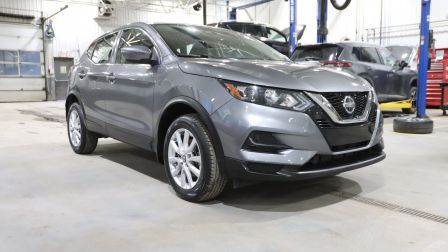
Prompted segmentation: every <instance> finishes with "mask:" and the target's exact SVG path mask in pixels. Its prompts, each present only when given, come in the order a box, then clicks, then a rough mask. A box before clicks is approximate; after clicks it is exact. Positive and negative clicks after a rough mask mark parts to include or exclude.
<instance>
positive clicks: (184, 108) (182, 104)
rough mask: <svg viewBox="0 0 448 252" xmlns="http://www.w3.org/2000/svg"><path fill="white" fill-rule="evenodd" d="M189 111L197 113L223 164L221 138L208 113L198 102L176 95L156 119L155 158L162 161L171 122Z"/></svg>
mask: <svg viewBox="0 0 448 252" xmlns="http://www.w3.org/2000/svg"><path fill="white" fill-rule="evenodd" d="M190 113H195V114H198V115H199V117H200V119H201V120H202V122H203V123H204V124H205V126H206V127H207V130H208V133H209V134H210V136H211V140H212V144H213V147H214V149H215V154H216V157H217V159H218V161H219V164H224V151H223V149H222V144H221V139H220V138H219V135H218V132H217V130H216V128H215V126H214V124H213V122H212V120H211V119H210V114H209V113H208V111H207V110H206V109H205V108H204V107H203V106H202V105H201V104H200V103H199V102H197V101H195V100H193V99H191V98H189V97H177V98H175V99H173V100H171V101H170V102H168V103H167V104H166V105H165V107H164V108H163V109H162V112H161V113H160V115H159V119H158V120H157V129H156V131H155V132H157V136H156V137H155V138H154V139H155V144H154V145H155V146H154V150H155V151H156V156H157V160H158V161H159V162H161V163H163V145H164V141H165V136H166V133H167V130H168V128H169V126H170V125H171V123H172V122H173V121H174V120H175V119H176V118H178V117H179V116H182V115H186V114H190Z"/></svg>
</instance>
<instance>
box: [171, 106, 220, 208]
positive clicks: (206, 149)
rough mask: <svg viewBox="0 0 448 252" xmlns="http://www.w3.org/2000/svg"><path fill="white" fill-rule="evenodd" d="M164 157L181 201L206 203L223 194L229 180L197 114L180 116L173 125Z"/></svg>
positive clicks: (173, 185)
mask: <svg viewBox="0 0 448 252" xmlns="http://www.w3.org/2000/svg"><path fill="white" fill-rule="evenodd" d="M163 154H164V155H163V159H164V163H165V170H166V174H167V177H168V180H169V182H170V184H171V186H172V187H173V189H174V191H175V192H176V194H177V195H178V196H179V197H180V198H182V199H185V200H188V201H193V202H200V201H207V200H211V199H213V198H215V197H217V196H218V195H219V194H220V193H221V192H222V191H223V190H224V188H225V186H226V183H227V178H226V176H225V174H224V172H223V171H222V170H221V169H220V167H219V164H218V160H217V158H216V153H215V150H214V148H213V144H212V141H211V138H210V135H209V133H208V130H207V128H206V127H205V125H204V124H203V123H202V121H201V120H200V118H199V117H198V116H197V115H196V114H188V115H184V116H181V117H179V118H177V119H176V120H175V121H174V122H173V123H172V124H171V126H170V127H169V128H168V132H167V134H166V137H165V143H164V153H163Z"/></svg>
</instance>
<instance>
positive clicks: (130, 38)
mask: <svg viewBox="0 0 448 252" xmlns="http://www.w3.org/2000/svg"><path fill="white" fill-rule="evenodd" d="M135 45H138V46H145V47H148V48H153V47H154V44H153V43H152V42H151V40H150V39H149V37H148V36H146V35H145V34H144V33H143V32H142V31H141V30H138V29H129V30H124V31H123V34H122V35H121V38H120V41H119V43H118V51H117V58H116V61H115V63H116V64H142V63H145V62H135V61H132V62H130V61H127V60H126V59H125V58H124V56H123V54H122V53H121V49H123V48H126V47H129V46H135Z"/></svg>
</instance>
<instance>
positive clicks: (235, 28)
mask: <svg viewBox="0 0 448 252" xmlns="http://www.w3.org/2000/svg"><path fill="white" fill-rule="evenodd" d="M224 27H225V28H227V29H230V30H232V31H237V32H243V27H244V26H243V24H238V23H227V24H225V25H224Z"/></svg>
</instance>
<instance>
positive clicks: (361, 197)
mask: <svg viewBox="0 0 448 252" xmlns="http://www.w3.org/2000/svg"><path fill="white" fill-rule="evenodd" d="M63 106H64V104H63V103H62V102H46V103H13V104H0V118H1V120H0V250H1V251H9V252H12V251H74V252H79V251H157V250H163V251H180V250H182V251H298V250H299V249H301V248H302V249H304V250H303V251H344V252H346V251H418V252H435V251H444V252H445V251H448V200H447V194H448V116H447V117H444V118H443V117H442V116H441V111H440V110H432V111H429V114H430V115H431V118H432V119H433V120H434V121H435V133H434V134H431V135H405V134H398V133H393V132H392V118H387V119H386V124H385V141H386V152H387V155H388V157H387V159H386V160H385V161H383V162H381V163H379V164H376V165H373V166H370V167H367V168H363V169H360V170H356V171H352V172H348V173H344V174H342V175H339V176H336V177H331V178H327V179H324V180H317V181H309V182H298V183H264V184H258V185H253V186H248V187H244V188H240V189H236V190H233V191H230V192H227V193H226V194H225V195H224V196H223V197H220V198H219V199H218V200H216V201H213V202H209V203H205V204H192V203H188V202H185V201H183V200H180V199H178V198H177V197H176V196H175V195H174V193H173V191H172V190H171V189H170V188H169V186H168V184H167V182H166V179H165V174H164V171H163V167H162V166H161V165H159V164H158V163H156V162H154V161H153V160H152V159H150V158H149V157H148V156H149V155H148V153H145V152H144V151H141V150H139V149H137V148H134V147H132V146H129V145H126V144H122V143H119V142H116V141H114V140H111V139H103V140H100V144H99V147H98V148H97V151H96V152H95V153H94V154H92V155H88V156H80V155H75V154H74V153H73V152H72V150H71V149H70V146H69V144H68V140H67V137H66V129H65V124H64V109H63ZM389 115H390V114H389Z"/></svg>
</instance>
